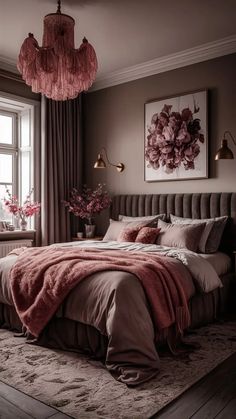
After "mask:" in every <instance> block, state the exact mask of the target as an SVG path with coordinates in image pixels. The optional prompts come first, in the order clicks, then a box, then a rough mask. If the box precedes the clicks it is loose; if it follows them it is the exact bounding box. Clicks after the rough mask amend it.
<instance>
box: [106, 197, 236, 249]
mask: <svg viewBox="0 0 236 419" xmlns="http://www.w3.org/2000/svg"><path fill="white" fill-rule="evenodd" d="M162 213H166V214H167V216H169V214H175V215H177V216H180V217H187V218H212V217H220V216H223V215H227V216H228V217H230V218H229V222H228V224H227V226H226V228H225V232H224V235H223V238H222V243H221V249H222V250H224V251H227V252H232V250H234V249H236V193H231V192H224V193H193V194H160V195H156V194H155V195H116V196H114V197H113V200H112V207H111V217H112V218H113V219H114V220H117V219H118V215H119V214H123V215H129V216H136V217H137V216H143V215H153V214H162Z"/></svg>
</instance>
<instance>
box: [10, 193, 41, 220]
mask: <svg viewBox="0 0 236 419" xmlns="http://www.w3.org/2000/svg"><path fill="white" fill-rule="evenodd" d="M6 193H7V198H4V199H3V201H4V205H5V207H6V209H7V211H8V212H10V213H11V214H13V215H15V216H16V217H18V218H19V219H20V220H21V221H25V219H26V218H28V217H32V216H33V215H35V214H38V213H39V211H40V203H39V202H32V201H31V195H32V193H33V189H31V191H30V192H29V194H28V195H27V197H26V199H25V201H24V202H23V205H20V204H19V201H18V199H17V197H16V196H15V195H12V194H11V193H10V191H9V189H8V188H7V187H6Z"/></svg>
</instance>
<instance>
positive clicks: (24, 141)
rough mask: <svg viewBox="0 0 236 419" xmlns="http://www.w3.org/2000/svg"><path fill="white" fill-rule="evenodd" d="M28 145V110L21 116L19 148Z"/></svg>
mask: <svg viewBox="0 0 236 419" xmlns="http://www.w3.org/2000/svg"><path fill="white" fill-rule="evenodd" d="M29 145H30V118H29V110H27V111H25V112H24V113H23V112H22V114H21V147H27V146H29Z"/></svg>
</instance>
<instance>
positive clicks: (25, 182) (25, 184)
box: [21, 151, 30, 202]
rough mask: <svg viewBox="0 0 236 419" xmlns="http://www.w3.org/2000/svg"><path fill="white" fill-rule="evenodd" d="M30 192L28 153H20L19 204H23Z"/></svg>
mask: <svg viewBox="0 0 236 419" xmlns="http://www.w3.org/2000/svg"><path fill="white" fill-rule="evenodd" d="M29 191H30V153H29V152H28V151H24V152H22V153H21V202H24V200H25V198H26V196H27V195H28V193H29Z"/></svg>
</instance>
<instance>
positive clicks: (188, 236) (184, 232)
mask: <svg viewBox="0 0 236 419" xmlns="http://www.w3.org/2000/svg"><path fill="white" fill-rule="evenodd" d="M158 226H159V227H160V228H161V232H160V233H159V235H158V237H157V241H156V243H157V244H160V245H161V246H168V247H179V248H184V249H189V250H192V251H193V252H196V251H197V248H198V243H199V240H200V238H201V235H202V233H203V230H204V228H205V223H201V224H193V225H191V224H188V225H182V224H179V225H177V224H168V223H165V222H164V221H161V220H159V221H158Z"/></svg>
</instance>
